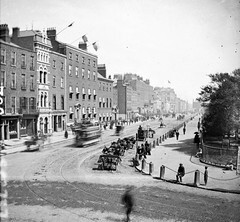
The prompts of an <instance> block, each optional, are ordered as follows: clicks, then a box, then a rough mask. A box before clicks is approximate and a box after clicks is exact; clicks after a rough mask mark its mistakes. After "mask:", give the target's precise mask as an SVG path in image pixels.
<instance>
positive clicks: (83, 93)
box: [82, 88, 86, 100]
mask: <svg viewBox="0 0 240 222" xmlns="http://www.w3.org/2000/svg"><path fill="white" fill-rule="evenodd" d="M82 98H83V100H85V98H86V93H85V88H82Z"/></svg>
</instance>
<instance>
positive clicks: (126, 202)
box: [122, 187, 134, 222]
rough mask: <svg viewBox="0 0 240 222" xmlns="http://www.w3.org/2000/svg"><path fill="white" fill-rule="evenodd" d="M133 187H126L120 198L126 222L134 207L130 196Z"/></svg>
mask: <svg viewBox="0 0 240 222" xmlns="http://www.w3.org/2000/svg"><path fill="white" fill-rule="evenodd" d="M132 189H133V187H128V188H127V189H126V191H125V193H124V194H123V196H122V204H123V205H124V207H125V209H126V222H128V221H130V214H131V212H132V209H133V206H134V198H133V195H132Z"/></svg>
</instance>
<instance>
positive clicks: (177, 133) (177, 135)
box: [176, 130, 179, 140]
mask: <svg viewBox="0 0 240 222" xmlns="http://www.w3.org/2000/svg"><path fill="white" fill-rule="evenodd" d="M178 137H179V132H178V130H177V131H176V138H177V140H178Z"/></svg>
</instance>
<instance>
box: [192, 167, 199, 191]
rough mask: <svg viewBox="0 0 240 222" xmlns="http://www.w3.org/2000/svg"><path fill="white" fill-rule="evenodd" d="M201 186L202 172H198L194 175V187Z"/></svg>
mask: <svg viewBox="0 0 240 222" xmlns="http://www.w3.org/2000/svg"><path fill="white" fill-rule="evenodd" d="M199 184H200V171H199V170H196V171H195V174H194V184H193V185H194V186H196V187H198V186H199Z"/></svg>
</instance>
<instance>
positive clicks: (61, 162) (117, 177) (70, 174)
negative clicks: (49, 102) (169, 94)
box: [2, 120, 240, 222]
mask: <svg viewBox="0 0 240 222" xmlns="http://www.w3.org/2000/svg"><path fill="white" fill-rule="evenodd" d="M176 124H177V122H176V121H175V122H173V121H172V120H170V121H169V122H168V127H169V128H171V127H172V126H173V125H174V126H175V125H176ZM138 125H139V124H133V125H130V126H128V127H126V129H125V131H124V134H123V135H122V136H126V135H131V134H133V135H134V134H135V133H136V130H137V127H138ZM144 125H145V126H146V125H150V127H152V128H154V129H156V128H157V126H158V125H159V122H154V121H151V122H148V123H143V124H142V126H144ZM167 129H168V128H164V129H159V130H158V131H157V134H159V135H161V134H163V133H164V132H165V131H166V130H167ZM113 140H117V137H116V136H114V135H113V131H110V130H107V131H105V132H104V133H103V136H102V141H101V143H99V144H97V145H94V146H91V147H87V148H75V147H74V146H73V144H71V143H70V142H68V143H66V144H62V145H58V146H57V147H54V146H49V147H47V148H45V149H43V150H42V151H41V152H32V153H30V152H22V153H17V154H12V155H8V156H5V157H4V159H5V160H6V162H7V164H8V165H7V169H6V173H7V192H8V194H7V196H8V197H7V209H8V219H5V220H2V221H19V222H22V221H23V222H24V221H30V222H35V221H58V222H66V221H71V222H72V221H79V222H81V221H83V222H85V221H86V222H90V221H106V222H108V221H115V222H116V221H123V218H124V209H123V206H122V205H121V196H122V194H123V193H124V190H125V188H126V186H127V185H133V186H134V188H135V189H134V191H133V194H134V198H135V203H136V206H135V208H134V211H133V213H132V215H131V218H132V221H136V222H139V221H146V222H148V221H149V222H150V221H239V218H240V213H239V195H234V194H226V193H218V192H213V191H206V190H200V189H197V188H191V187H184V186H180V185H176V184H170V183H166V182H162V181H157V180H152V179H151V177H147V176H143V175H141V174H139V173H136V172H135V169H134V168H133V167H131V162H130V161H129V160H130V159H131V158H132V157H133V156H134V152H135V151H134V150H129V151H128V152H127V153H126V155H125V156H124V157H123V160H122V162H121V164H120V166H119V167H118V170H117V171H116V172H109V171H98V170H94V168H95V167H96V165H94V163H96V161H97V159H98V156H99V154H100V152H101V148H102V145H104V144H105V145H108V144H109V143H110V141H113Z"/></svg>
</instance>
